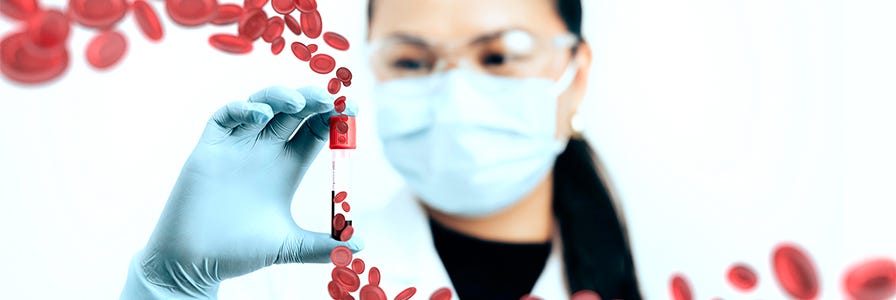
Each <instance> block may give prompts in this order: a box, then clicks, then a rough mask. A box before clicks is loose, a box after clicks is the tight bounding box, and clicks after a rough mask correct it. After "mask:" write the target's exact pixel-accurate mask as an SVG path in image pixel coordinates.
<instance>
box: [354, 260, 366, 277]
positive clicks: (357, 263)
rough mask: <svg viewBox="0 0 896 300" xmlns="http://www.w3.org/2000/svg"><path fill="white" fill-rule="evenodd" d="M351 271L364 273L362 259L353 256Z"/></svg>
mask: <svg viewBox="0 0 896 300" xmlns="http://www.w3.org/2000/svg"><path fill="white" fill-rule="evenodd" d="M352 271H355V273H358V274H362V273H364V260H362V259H360V258H355V260H353V261H352Z"/></svg>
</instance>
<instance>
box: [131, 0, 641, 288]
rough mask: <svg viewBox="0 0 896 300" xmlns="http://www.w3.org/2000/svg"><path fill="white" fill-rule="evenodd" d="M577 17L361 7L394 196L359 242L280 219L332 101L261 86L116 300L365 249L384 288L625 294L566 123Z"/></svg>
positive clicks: (479, 4) (606, 215)
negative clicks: (402, 187) (397, 180)
mask: <svg viewBox="0 0 896 300" xmlns="http://www.w3.org/2000/svg"><path fill="white" fill-rule="evenodd" d="M581 16H582V13H581V3H580V0H523V1H520V0H491V1H479V0H452V1H446V0H388V1H385V0H380V1H372V3H371V4H370V8H369V24H370V26H369V37H368V38H369V42H370V46H371V60H370V61H371V67H372V70H373V73H374V75H375V76H376V81H377V82H376V88H375V89H376V92H375V93H374V94H373V95H372V97H373V98H374V104H375V106H376V109H377V120H378V122H377V132H378V134H379V136H380V138H381V140H382V143H383V147H384V148H383V149H384V153H385V155H386V158H387V159H388V160H389V162H390V163H391V165H392V166H393V167H394V168H395V169H396V170H397V171H398V173H399V174H401V175H402V177H403V179H404V180H405V181H406V182H407V186H408V189H407V191H406V192H403V193H400V194H399V195H398V196H397V197H396V199H394V201H393V202H391V203H390V204H389V205H387V206H386V207H385V208H384V209H385V210H386V211H385V212H384V213H380V214H372V213H371V214H370V215H371V217H370V218H366V219H364V226H363V227H360V228H358V235H360V236H361V237H363V238H364V245H366V246H362V245H361V242H360V240H359V239H358V238H353V239H351V240H349V241H348V242H338V241H335V240H333V239H331V238H330V237H329V235H328V234H326V233H317V232H310V231H306V230H304V229H301V228H299V227H298V226H297V225H296V223H295V222H294V220H293V219H292V217H291V213H290V205H291V201H292V198H293V195H294V193H295V191H296V189H297V188H298V186H299V182H300V181H301V179H302V177H303V175H304V173H305V171H306V170H307V168H308V166H309V165H310V164H311V160H312V159H313V158H314V157H315V156H316V155H317V153H318V152H319V151H320V149H321V147H322V145H324V143H325V142H326V140H327V136H328V132H329V129H328V125H327V120H328V119H329V117H330V116H332V115H334V114H335V113H334V112H333V107H332V104H331V102H332V100H333V99H332V98H333V97H332V96H331V95H329V94H327V93H326V92H325V91H322V90H321V89H317V88H302V89H298V90H292V89H286V88H278V87H274V88H268V89H265V90H262V91H260V92H258V93H256V94H254V95H252V96H251V97H250V98H249V99H248V101H241V102H233V103H230V104H227V105H226V106H224V107H223V108H221V109H220V110H218V111H217V112H215V113H214V115H213V116H212V117H211V119H210V120H209V121H208V124H207V127H206V129H205V131H204V132H203V134H202V136H201V138H200V140H199V143H198V145H197V146H196V148H195V150H194V151H193V153H192V154H191V156H190V158H189V159H188V160H187V162H186V163H185V165H184V168H183V170H182V172H181V174H180V177H179V178H178V181H177V183H176V185H175V187H174V189H173V191H172V193H171V196H170V198H169V199H168V203H167V204H166V207H165V209H164V211H163V213H162V216H161V217H160V219H159V221H158V224H157V226H156V229H155V230H154V231H153V234H152V236H151V237H150V239H149V242H148V243H147V245H146V247H145V248H144V249H143V250H141V251H140V252H139V253H137V254H136V255H135V256H134V258H133V260H132V262H131V265H130V267H129V272H128V279H127V283H126V285H125V288H124V291H123V293H122V299H215V298H217V297H218V287H219V286H220V283H221V282H222V281H223V280H225V279H229V278H233V277H237V276H241V275H245V274H248V273H251V272H253V271H256V270H258V269H261V268H263V267H267V266H271V265H273V264H284V263H323V262H328V259H329V253H330V250H331V249H333V248H334V247H336V246H339V245H345V246H347V247H349V248H350V249H352V250H353V251H356V252H357V251H360V250H361V249H362V248H364V249H366V250H365V252H364V255H365V257H368V258H369V260H371V261H370V263H372V264H376V265H378V266H381V268H383V269H384V276H383V279H382V280H383V281H382V282H381V283H380V286H381V287H383V288H384V289H385V290H386V291H387V292H392V293H395V292H397V291H399V290H401V289H403V288H405V287H408V286H415V287H417V288H418V289H419V291H420V292H419V293H421V294H425V293H430V292H432V291H434V290H435V289H437V288H440V287H450V288H451V290H452V291H453V293H454V295H455V296H456V297H457V298H459V299H465V300H466V299H493V300H494V299H514V300H515V299H519V298H520V297H521V296H523V295H525V294H532V295H536V296H538V297H541V298H544V299H568V298H569V297H570V295H571V294H573V293H575V292H577V291H580V290H592V291H595V292H597V293H599V294H600V295H601V296H602V297H603V298H604V299H628V300H635V299H640V298H641V296H640V292H639V291H638V284H637V280H636V276H635V273H636V272H635V268H634V263H633V261H632V255H631V250H630V248H629V245H628V242H627V238H626V234H625V230H624V226H623V225H622V224H621V222H620V217H619V216H618V215H617V211H616V209H615V208H614V203H613V200H612V198H611V197H610V194H609V193H608V189H607V187H606V185H605V182H604V178H601V177H600V176H599V174H600V172H598V168H597V166H598V164H597V163H596V162H595V158H594V157H593V152H592V150H591V149H590V147H589V146H588V144H587V143H586V142H585V141H584V140H583V139H581V138H580V137H578V136H577V135H576V134H575V132H574V130H573V126H572V125H571V124H572V120H573V117H574V116H575V114H576V112H577V109H578V107H579V104H580V103H581V101H582V98H583V95H584V93H585V88H586V84H587V82H588V69H589V65H590V60H591V49H590V48H589V46H588V44H587V43H586V42H585V41H583V40H582V39H581V35H580V31H581ZM306 118H307V121H306V122H305V123H302V120H304V119H306ZM300 124H302V125H301V127H300V128H298V131H297V132H296V134H295V135H294V137H292V139H290V136H291V134H292V133H293V132H294V131H295V129H296V128H297V127H299V125H300ZM295 284H297V285H302V284H303V283H302V282H296V283H295ZM302 288H303V289H307V290H308V291H309V295H312V294H316V293H317V294H320V293H323V295H326V294H325V286H320V285H316V284H315V285H310V284H309V286H307V287H302ZM425 297H427V295H418V296H417V298H425ZM310 298H315V299H316V298H317V297H309V299H310Z"/></svg>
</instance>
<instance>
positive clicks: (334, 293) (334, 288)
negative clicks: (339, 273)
mask: <svg viewBox="0 0 896 300" xmlns="http://www.w3.org/2000/svg"><path fill="white" fill-rule="evenodd" d="M327 292H330V297H332V298H333V299H342V297H345V295H348V292H346V291H345V289H343V288H342V286H341V285H339V284H338V283H336V282H335V281H330V283H328V284H327Z"/></svg>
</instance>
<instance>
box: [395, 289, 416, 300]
mask: <svg viewBox="0 0 896 300" xmlns="http://www.w3.org/2000/svg"><path fill="white" fill-rule="evenodd" d="M416 293H417V288H415V287H409V288H406V289H404V290H403V291H401V292H400V293H398V295H395V300H408V299H411V297H413V296H414V294H416Z"/></svg>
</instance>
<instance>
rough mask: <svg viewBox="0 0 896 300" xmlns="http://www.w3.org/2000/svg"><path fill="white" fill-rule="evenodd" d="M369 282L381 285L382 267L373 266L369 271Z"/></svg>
mask: <svg viewBox="0 0 896 300" xmlns="http://www.w3.org/2000/svg"><path fill="white" fill-rule="evenodd" d="M367 283H368V284H370V285H380V269H379V268H377V267H371V268H370V271H369V272H367Z"/></svg>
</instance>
